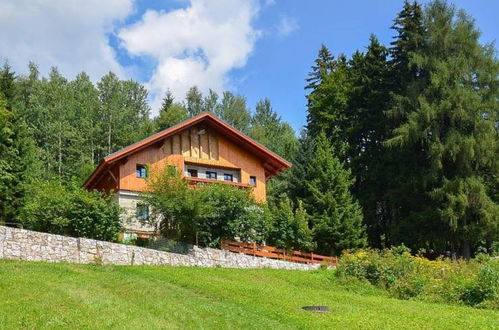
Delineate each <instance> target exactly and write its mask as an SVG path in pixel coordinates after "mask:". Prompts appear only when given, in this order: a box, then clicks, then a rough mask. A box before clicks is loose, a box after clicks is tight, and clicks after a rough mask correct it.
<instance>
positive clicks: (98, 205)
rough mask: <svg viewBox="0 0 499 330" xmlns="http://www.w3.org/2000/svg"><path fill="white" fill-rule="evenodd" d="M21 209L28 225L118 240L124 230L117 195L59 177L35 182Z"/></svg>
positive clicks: (94, 237) (50, 231) (88, 236)
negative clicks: (59, 180)
mask: <svg viewBox="0 0 499 330" xmlns="http://www.w3.org/2000/svg"><path fill="white" fill-rule="evenodd" d="M21 212H22V218H21V223H22V224H23V226H24V227H26V228H28V229H32V230H37V231H43V232H48V233H53V234H60V235H69V236H74V237H86V238H93V239H99V240H106V241H114V240H116V239H117V235H118V234H119V233H120V231H121V230H122V227H121V220H120V212H121V211H120V207H119V206H118V203H117V202H116V200H115V198H114V197H113V196H105V195H103V194H102V193H100V192H96V191H86V190H83V189H82V188H79V187H74V186H69V187H68V186H63V185H62V184H61V183H60V182H58V181H56V180H52V181H45V182H43V181H40V182H36V183H34V184H33V185H31V187H30V194H29V195H28V197H27V201H26V204H25V205H24V207H23V208H22V210H21Z"/></svg>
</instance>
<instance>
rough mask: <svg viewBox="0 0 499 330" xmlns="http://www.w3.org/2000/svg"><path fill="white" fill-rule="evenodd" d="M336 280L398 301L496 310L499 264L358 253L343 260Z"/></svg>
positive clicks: (485, 260)
mask: <svg viewBox="0 0 499 330" xmlns="http://www.w3.org/2000/svg"><path fill="white" fill-rule="evenodd" d="M338 264H339V265H338V268H337V271H336V276H337V277H338V278H340V279H342V282H343V283H345V282H346V281H349V280H351V279H354V280H355V281H359V280H360V281H363V282H365V283H370V284H371V285H374V286H376V287H379V288H381V289H384V290H385V291H387V292H388V293H389V294H390V295H391V296H393V297H396V298H399V299H420V300H425V301H432V302H448V303H457V304H465V305H469V306H477V307H482V308H496V307H497V306H498V300H499V260H497V259H492V258H484V257H480V258H476V259H474V260H471V261H469V262H466V261H463V260H458V261H452V260H450V259H438V260H435V261H430V260H428V259H425V258H422V257H418V256H412V255H411V254H410V253H409V252H408V251H407V250H406V249H404V248H400V247H399V248H393V249H392V250H383V251H376V250H359V251H357V252H348V251H347V252H346V253H345V254H343V256H342V257H341V259H340V261H339V263H338Z"/></svg>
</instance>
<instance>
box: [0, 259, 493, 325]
mask: <svg viewBox="0 0 499 330" xmlns="http://www.w3.org/2000/svg"><path fill="white" fill-rule="evenodd" d="M0 279H1V281H0V325H1V326H0V327H2V328H61V327H70V328H121V329H123V328H148V329H151V328H267V329H279V328H282V329H284V328H287V329H289V328H338V329H341V328H342V329H344V328H418V329H420V328H425V329H429V328H436V329H444V328H445V329H449V328H452V329H457V328H467V329H471V328H476V329H478V328H480V329H487V328H490V329H492V328H498V327H499V312H497V311H492V310H478V309H473V308H468V307H458V306H449V305H443V304H442V305H440V304H425V303H422V302H415V301H401V300H396V299H391V298H388V297H386V296H383V295H382V294H378V293H377V292H375V291H373V292H365V290H364V293H363V294H360V293H354V292H352V291H348V290H346V289H345V288H344V287H342V286H340V285H338V284H337V283H335V280H334V279H333V277H332V273H331V271H323V270H320V271H313V272H300V271H281V270H270V269H261V270H239V269H237V270H236V269H221V268H213V269H206V268H173V267H161V268H160V267H137V266H136V267H118V266H113V267H111V266H94V265H71V264H46V263H27V262H14V261H0ZM314 304H315V305H327V306H328V307H329V308H330V309H331V312H330V313H328V314H314V313H310V312H305V311H303V310H301V307H302V306H304V305H314Z"/></svg>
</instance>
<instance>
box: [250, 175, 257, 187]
mask: <svg viewBox="0 0 499 330" xmlns="http://www.w3.org/2000/svg"><path fill="white" fill-rule="evenodd" d="M250 185H252V186H256V176H250Z"/></svg>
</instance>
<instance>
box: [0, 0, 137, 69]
mask: <svg viewBox="0 0 499 330" xmlns="http://www.w3.org/2000/svg"><path fill="white" fill-rule="evenodd" d="M132 4H133V0H105V1H103V0H85V1H81V0H45V1H43V0H7V1H5V0H3V1H0V58H2V57H5V58H7V59H8V60H9V63H10V64H11V65H12V67H13V68H14V70H16V71H17V72H26V69H27V65H28V61H30V60H31V61H34V62H35V63H37V64H38V65H39V67H40V70H41V72H42V73H46V72H47V71H48V69H49V68H50V67H51V66H57V67H58V68H59V70H60V72H61V73H62V74H64V75H65V76H67V77H70V78H71V77H74V76H75V75H76V74H78V73H79V72H80V71H83V70H84V71H86V72H87V73H88V74H89V75H90V76H91V77H92V79H99V78H100V76H102V75H103V74H105V73H107V71H109V70H112V71H114V72H116V73H118V74H120V75H121V76H123V75H124V73H123V69H122V67H121V66H120V65H119V63H118V62H117V61H116V59H115V54H114V50H113V49H112V47H111V46H110V45H109V43H108V37H107V34H108V33H112V31H113V28H114V24H115V23H116V22H117V21H119V20H121V19H124V18H126V17H127V16H128V15H129V14H130V13H132V10H133V6H132Z"/></svg>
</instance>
